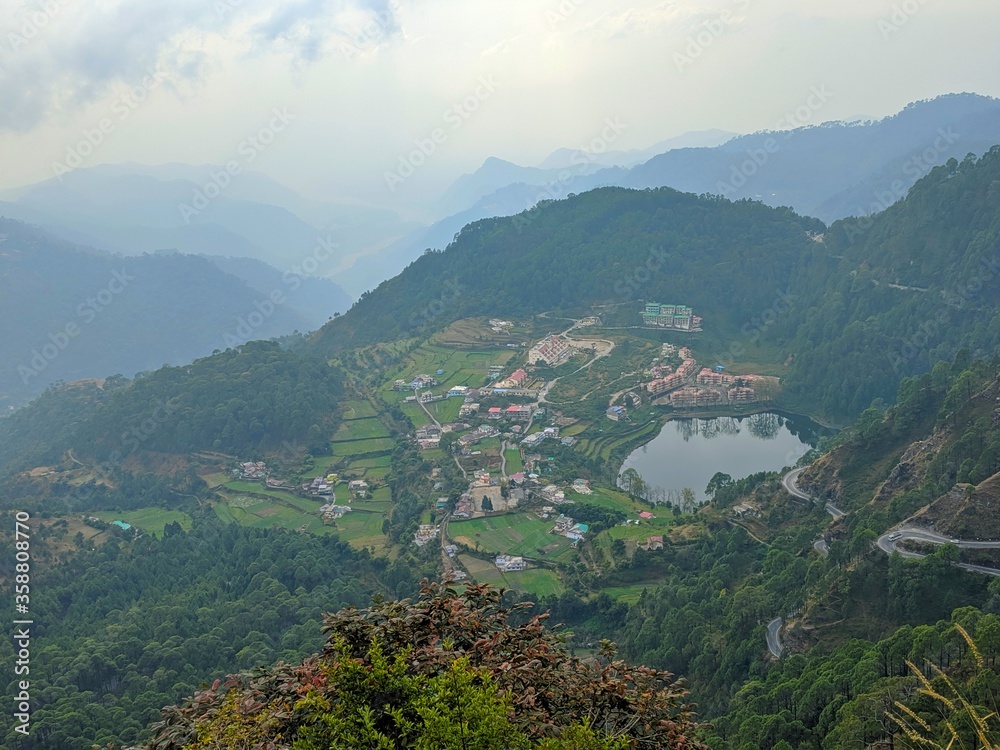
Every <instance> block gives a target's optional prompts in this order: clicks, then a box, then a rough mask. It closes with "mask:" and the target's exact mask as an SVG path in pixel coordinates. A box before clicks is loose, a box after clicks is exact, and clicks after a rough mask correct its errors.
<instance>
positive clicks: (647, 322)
mask: <svg viewBox="0 0 1000 750" xmlns="http://www.w3.org/2000/svg"><path fill="white" fill-rule="evenodd" d="M642 324H643V325H644V326H650V327H652V328H673V329H675V330H679V331H691V330H697V329H698V328H700V326H701V318H699V317H697V316H696V315H695V314H694V311H692V310H691V308H690V307H688V306H687V305H664V304H661V303H659V302H647V303H646V307H645V308H644V309H643V312H642Z"/></svg>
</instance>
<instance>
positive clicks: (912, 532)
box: [875, 526, 1000, 576]
mask: <svg viewBox="0 0 1000 750" xmlns="http://www.w3.org/2000/svg"><path fill="white" fill-rule="evenodd" d="M897 535H898V536H897ZM894 537H895V538H894ZM907 539H910V540H912V541H916V542H926V543H928V544H947V543H949V542H950V543H952V544H954V545H955V546H956V547H959V548H961V549H1000V541H993V542H991V541H985V542H984V541H981V540H979V539H950V538H948V537H946V536H944V535H943V534H938V533H937V532H935V531H928V530H927V529H914V528H909V527H905V526H904V527H900V528H896V529H890V530H889V531H887V532H886V533H884V534H883V535H882V536H880V537H879V538H878V541H876V542H875V544H876V545H878V548H879V549H880V550H882V551H883V552H885V553H886V554H887V555H891V554H892V553H893V552H898V553H899V554H900V555H902V556H903V557H909V558H919V557H925V555H921V554H919V553H917V552H907V551H906V550H903V549H898V548H897V547H896V545H897V544H899V543H900V542H902V541H905V540H907ZM955 565H956V566H957V567H959V568H962V569H963V570H971V571H973V572H975V573H985V574H986V575H990V576H1000V570H998V569H997V568H989V567H986V566H985V565H972V564H971V563H955Z"/></svg>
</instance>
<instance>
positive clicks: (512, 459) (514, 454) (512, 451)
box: [504, 448, 524, 474]
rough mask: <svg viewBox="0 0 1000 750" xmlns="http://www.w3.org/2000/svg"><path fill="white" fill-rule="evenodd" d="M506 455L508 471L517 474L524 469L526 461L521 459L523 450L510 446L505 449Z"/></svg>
mask: <svg viewBox="0 0 1000 750" xmlns="http://www.w3.org/2000/svg"><path fill="white" fill-rule="evenodd" d="M504 455H505V456H506V457H507V473H508V474H517V473H518V472H519V471H524V463H523V462H522V461H521V451H520V450H518V449H517V448H508V449H507V450H506V451H504Z"/></svg>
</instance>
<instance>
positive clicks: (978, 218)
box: [775, 147, 1000, 415]
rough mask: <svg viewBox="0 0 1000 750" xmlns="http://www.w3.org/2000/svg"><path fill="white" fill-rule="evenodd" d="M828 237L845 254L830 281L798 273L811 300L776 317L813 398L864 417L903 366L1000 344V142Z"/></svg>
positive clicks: (796, 379) (798, 389)
mask: <svg viewBox="0 0 1000 750" xmlns="http://www.w3.org/2000/svg"><path fill="white" fill-rule="evenodd" d="M824 245H825V247H826V255H827V257H828V258H829V259H832V260H833V261H835V262H836V261H839V262H837V264H836V265H835V266H834V267H831V269H830V273H829V274H828V275H827V276H826V277H825V281H823V282H822V283H818V282H820V280H819V279H817V278H815V277H811V276H808V275H804V276H801V277H799V278H798V279H797V280H796V282H795V284H794V287H793V292H794V291H795V290H797V289H799V288H801V289H802V290H803V294H802V297H803V298H804V299H807V300H809V302H808V303H807V304H806V305H803V306H802V307H800V308H798V310H797V311H796V312H797V315H796V316H789V318H788V319H787V320H779V321H778V324H777V325H776V326H775V329H776V331H775V332H776V334H778V335H781V336H783V337H787V338H788V340H789V343H788V347H787V348H788V351H789V353H790V354H792V355H793V356H794V357H795V364H794V366H793V367H792V370H791V372H790V374H789V377H788V385H789V388H790V391H791V392H792V393H793V394H797V395H798V396H799V397H801V398H802V399H803V402H806V401H809V402H811V403H817V404H819V405H820V406H821V407H822V409H823V410H824V411H826V412H828V413H832V414H836V413H841V414H852V415H853V414H858V413H860V411H861V410H862V409H864V408H865V407H866V406H868V405H869V404H870V403H871V401H872V400H873V399H876V398H881V399H883V400H884V401H886V402H888V401H890V400H891V399H892V397H893V396H894V394H895V391H896V386H897V385H898V383H899V379H900V378H901V377H902V376H904V375H909V374H913V373H919V372H926V371H928V370H930V368H931V367H932V366H933V365H934V363H935V362H937V361H939V360H942V359H944V360H951V359H952V358H953V357H954V356H955V355H956V353H957V352H958V351H959V350H960V349H963V348H965V349H969V350H970V351H971V352H972V354H973V356H981V357H987V358H988V357H991V356H992V355H993V353H994V352H995V351H996V350H997V347H998V345H1000V315H998V312H1000V308H998V304H997V303H998V301H1000V286H998V284H997V280H998V278H1000V147H998V148H993V149H992V150H991V151H989V152H988V153H987V154H985V155H984V156H983V157H982V158H981V159H979V160H976V159H974V158H966V159H965V160H963V161H961V162H958V161H955V160H952V161H949V162H948V164H947V165H945V166H942V167H939V168H937V169H935V170H934V171H932V172H931V173H930V174H929V175H928V176H927V177H925V178H924V179H923V180H921V181H920V182H918V183H917V184H916V185H915V186H914V187H913V189H912V190H911V191H910V193H909V194H908V195H907V197H906V198H905V199H904V200H902V201H900V202H899V203H898V204H896V205H894V206H892V207H891V208H889V209H887V210H886V211H884V212H883V213H881V214H878V215H877V216H874V217H864V218H859V219H845V220H843V221H840V222H837V223H836V224H834V225H833V226H832V227H831V228H830V231H829V232H828V233H827V235H826V239H825V242H824Z"/></svg>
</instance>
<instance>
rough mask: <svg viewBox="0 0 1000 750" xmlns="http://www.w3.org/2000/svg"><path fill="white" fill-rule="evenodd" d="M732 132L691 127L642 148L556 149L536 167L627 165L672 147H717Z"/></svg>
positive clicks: (639, 161) (645, 159) (629, 165)
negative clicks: (603, 149)
mask: <svg viewBox="0 0 1000 750" xmlns="http://www.w3.org/2000/svg"><path fill="white" fill-rule="evenodd" d="M736 135H737V134H736V133H731V132H729V131H727V130H717V129H712V130H695V131H692V132H690V133H683V134H681V135H678V136H675V137H673V138H667V139H666V140H663V141H659V142H658V143H654V144H653V145H652V146H649V147H648V148H643V149H629V150H628V151H615V150H610V151H602V152H598V151H597V150H596V148H595V149H591V150H587V149H582V148H576V149H573V148H560V149H556V150H555V151H553V152H552V153H551V154H549V155H548V157H546V159H545V160H544V161H543V162H542V163H541V164H539V165H538V167H539V168H541V169H567V168H570V167H575V166H578V165H579V164H580V163H581V159H585V160H587V161H591V162H593V163H595V164H600V165H601V166H603V167H631V166H633V165H635V164H641V163H642V162H644V161H647V160H648V159H652V158H653V157H654V156H656V155H658V154H662V153H665V152H667V151H671V150H673V149H675V148H712V147H713V146H721V145H722V144H723V143H725V142H726V141H728V140H729V139H731V138H734V137H735V136H736Z"/></svg>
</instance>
